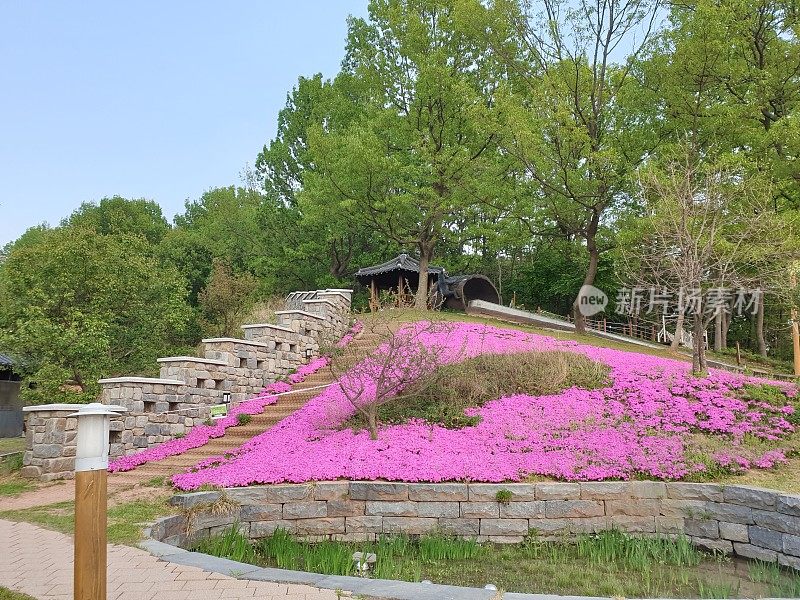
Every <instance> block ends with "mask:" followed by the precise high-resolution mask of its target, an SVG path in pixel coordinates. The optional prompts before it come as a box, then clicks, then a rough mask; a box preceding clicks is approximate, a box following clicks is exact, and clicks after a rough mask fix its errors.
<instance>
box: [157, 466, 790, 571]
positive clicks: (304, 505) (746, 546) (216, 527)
mask: <svg viewBox="0 0 800 600" xmlns="http://www.w3.org/2000/svg"><path fill="white" fill-rule="evenodd" d="M501 490H507V491H508V492H510V493H511V497H510V500H509V501H508V502H498V500H497V498H498V496H497V493H498V492H499V491H501ZM223 496H224V497H225V498H226V499H228V500H232V501H233V503H227V504H228V506H231V505H232V506H234V507H235V508H234V509H233V510H229V511H228V512H224V513H223V514H215V513H218V510H219V505H217V507H216V510H212V507H214V503H215V502H217V501H219V500H220V499H221V498H222V497H223ZM172 503H173V504H174V505H176V506H179V507H182V508H184V509H191V510H190V511H185V512H184V513H183V514H179V515H175V516H172V517H167V518H165V519H161V520H160V521H158V522H157V523H156V524H155V525H154V526H153V528H152V530H151V536H152V537H153V538H154V539H156V540H159V541H163V542H166V543H169V544H173V545H178V546H181V545H185V544H187V542H188V541H190V540H194V539H199V538H202V537H204V536H208V535H213V534H215V533H219V532H221V531H223V530H225V529H226V528H228V527H230V526H232V525H234V524H237V525H238V527H239V528H240V529H241V530H242V531H243V532H244V533H245V534H246V535H248V536H249V537H250V538H252V539H258V538H261V537H265V536H268V535H270V534H271V533H272V532H274V531H275V530H276V529H278V528H282V529H285V530H288V531H290V532H292V533H294V534H296V535H298V536H301V537H306V538H310V539H338V540H350V541H363V540H372V539H374V538H375V537H376V536H377V535H380V534H391V533H400V532H403V533H407V534H411V535H415V534H424V533H427V532H431V531H441V532H445V533H450V534H453V535H458V536H462V537H469V538H475V539H477V540H480V541H490V542H497V543H514V542H520V541H522V539H523V537H524V536H525V535H527V534H528V533H529V532H536V534H537V535H538V537H539V538H541V539H550V538H554V539H561V538H563V537H564V536H570V535H575V534H579V533H591V532H598V531H601V530H605V529H610V528H616V529H620V530H623V531H627V532H632V533H641V534H656V533H661V534H669V535H673V534H685V535H686V536H688V537H689V538H691V540H692V541H693V542H694V543H695V544H696V545H697V546H700V547H703V548H706V549H710V550H716V551H719V552H723V553H726V554H736V555H739V556H743V557H747V558H755V559H760V560H764V561H768V562H776V561H777V562H779V563H780V564H781V565H784V566H788V567H792V568H795V569H800V496H798V495H792V494H787V493H782V492H776V491H773V490H764V489H759V488H751V487H745V486H737V485H731V486H722V485H716V484H697V483H663V482H656V481H633V482H598V483H530V484H522V483H512V484H485V483H470V484H467V483H384V482H369V481H367V482H365V481H353V482H347V481H337V482H320V483H311V484H286V485H268V486H251V487H247V488H230V489H226V490H224V491H222V492H197V493H191V494H179V495H177V496H175V497H174V498H173V499H172ZM188 514H191V519H190V521H191V524H190V525H188V526H187V515H188Z"/></svg>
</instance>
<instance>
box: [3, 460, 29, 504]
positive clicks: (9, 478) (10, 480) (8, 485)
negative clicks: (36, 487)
mask: <svg viewBox="0 0 800 600" xmlns="http://www.w3.org/2000/svg"><path fill="white" fill-rule="evenodd" d="M21 468H22V454H12V455H10V456H6V457H5V458H2V459H0V496H18V495H20V494H22V493H23V492H27V491H28V490H31V489H33V484H32V483H31V482H30V481H29V480H27V479H23V478H22V477H20V476H19V470H20V469H21Z"/></svg>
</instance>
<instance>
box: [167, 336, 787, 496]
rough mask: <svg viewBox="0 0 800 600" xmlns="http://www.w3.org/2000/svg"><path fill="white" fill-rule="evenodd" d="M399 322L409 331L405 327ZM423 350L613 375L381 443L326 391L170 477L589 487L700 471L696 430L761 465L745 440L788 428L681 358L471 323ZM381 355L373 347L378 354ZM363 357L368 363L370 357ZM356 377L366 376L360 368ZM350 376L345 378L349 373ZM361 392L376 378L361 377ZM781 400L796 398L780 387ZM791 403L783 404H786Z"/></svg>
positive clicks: (773, 459)
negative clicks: (538, 359) (604, 383)
mask: <svg viewBox="0 0 800 600" xmlns="http://www.w3.org/2000/svg"><path fill="white" fill-rule="evenodd" d="M407 327H415V325H408V326H407ZM420 339H422V340H423V341H424V343H425V344H426V345H428V346H429V347H433V346H437V347H439V348H442V347H443V348H446V349H447V350H446V352H445V354H444V360H445V361H446V362H457V361H460V360H464V359H465V358H468V357H473V356H477V355H479V354H482V353H515V352H525V351H533V350H562V351H568V352H575V353H580V354H584V355H586V356H588V357H589V358H591V359H593V360H595V361H598V362H601V363H604V364H606V365H608V366H609V368H610V380H611V381H610V383H609V385H608V387H606V388H603V389H599V390H583V389H577V388H570V389H566V390H564V391H563V392H561V393H560V394H556V395H552V396H531V395H528V394H517V395H513V396H508V397H505V398H498V399H497V400H495V401H493V402H490V403H488V404H486V405H484V406H483V407H480V408H471V409H468V410H467V413H468V414H470V415H475V416H479V417H481V421H480V423H479V424H478V425H475V426H472V427H465V428H463V429H459V430H453V429H445V428H442V427H440V426H438V425H431V424H428V423H425V422H423V421H419V420H412V421H410V422H408V423H404V424H402V425H392V426H384V427H382V428H381V429H380V431H379V438H378V439H377V440H371V439H370V438H369V435H368V434H367V433H366V432H364V431H361V432H353V431H352V430H350V429H349V428H340V425H341V423H342V422H343V421H344V420H346V419H347V418H349V417H350V416H351V415H352V414H353V413H354V412H355V409H354V408H353V406H352V405H351V404H350V403H349V402H348V400H347V398H346V397H345V396H344V394H343V393H342V391H341V389H340V388H339V386H330V387H328V388H326V389H325V390H323V391H322V392H321V393H320V394H319V395H318V396H316V397H315V398H313V399H312V400H311V401H309V402H308V403H307V404H306V405H305V406H303V407H302V408H301V409H300V410H298V411H297V412H295V413H294V414H292V415H290V416H288V417H286V418H285V419H283V420H282V421H281V422H280V423H278V424H277V425H276V426H274V427H273V428H271V429H269V430H267V431H265V432H264V433H262V434H260V435H258V436H256V437H254V438H252V439H251V440H249V441H248V442H246V443H245V444H244V445H243V446H241V447H240V448H239V449H238V451H237V452H236V453H235V455H234V456H231V457H229V458H227V459H224V458H223V460H222V461H215V462H214V463H213V464H207V465H198V469H197V470H196V471H194V472H190V473H184V474H179V475H176V476H174V477H173V482H174V483H175V485H176V486H177V487H179V488H180V489H194V488H196V487H198V486H200V485H202V484H204V483H211V484H216V485H222V486H244V485H249V484H253V483H277V482H305V481H314V480H330V479H338V478H348V479H368V480H370V479H386V480H393V481H434V482H436V481H462V480H470V481H488V482H499V481H518V480H520V479H523V478H525V477H527V476H530V475H543V476H548V477H553V478H557V479H563V480H571V481H587V480H601V479H630V478H632V477H637V476H642V475H643V476H647V477H651V478H657V479H680V478H682V477H685V476H687V475H689V474H691V473H696V472H700V471H702V470H703V469H705V466H704V465H702V464H700V463H698V462H697V461H695V460H693V459H691V458H690V457H691V456H692V453H691V452H690V450H691V447H690V439H691V435H692V434H695V433H704V434H706V435H709V436H714V437H717V438H718V439H720V440H722V442H723V443H724V444H727V446H728V450H727V454H726V455H720V456H718V457H716V458H714V460H716V461H717V462H718V463H719V464H720V465H723V466H725V465H726V464H730V465H734V466H736V468H744V469H746V468H752V466H755V467H756V468H769V467H770V466H773V465H775V464H778V463H780V462H782V461H785V454H784V453H783V452H782V451H781V450H772V451H770V452H767V453H765V454H764V455H762V456H760V457H752V456H747V455H746V453H744V451H743V450H742V447H741V442H742V441H743V440H744V438H745V436H752V437H754V438H758V439H764V440H778V439H781V438H782V437H783V436H785V435H786V434H788V433H790V432H792V431H794V428H793V426H792V425H791V424H790V423H789V422H788V421H786V419H785V418H783V417H784V415H785V414H786V411H785V408H784V407H773V406H771V405H763V404H759V403H756V402H751V401H747V400H744V399H742V398H740V397H739V395H738V390H740V388H741V387H742V385H743V384H744V383H746V382H761V380H757V379H754V378H747V377H744V376H742V375H738V374H732V373H728V372H724V371H715V370H712V372H711V373H710V374H709V375H708V376H707V377H704V378H696V377H693V376H692V375H691V373H690V370H689V369H690V366H689V365H688V364H687V363H685V362H681V361H675V360H671V359H666V358H659V357H655V356H650V355H644V354H638V353H633V352H623V351H620V350H613V349H610V348H599V347H595V346H588V345H583V344H579V343H577V342H575V341H559V340H555V339H553V338H550V337H546V336H542V335H536V334H532V333H526V332H522V331H517V330H508V329H502V328H498V327H490V326H485V325H479V324H473V323H457V324H454V325H453V328H452V329H451V330H449V331H448V332H447V333H424V332H423V333H421V334H420ZM380 351H381V349H378V352H380ZM367 360H369V359H367ZM360 372H361V373H363V372H364V370H363V369H362V370H361V371H360ZM348 376H351V375H350V374H346V375H345V377H348ZM359 383H360V384H363V386H364V388H365V389H366V390H367V392H366V393H367V398H368V396H369V394H370V393H371V394H374V393H375V382H374V381H371V380H361V381H360V382H359ZM780 385H781V386H782V389H784V390H785V391H787V393H789V394H792V393H794V389H789V387H788V386H786V384H780ZM787 403H788V399H787Z"/></svg>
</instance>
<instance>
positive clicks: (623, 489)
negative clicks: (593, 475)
mask: <svg viewBox="0 0 800 600" xmlns="http://www.w3.org/2000/svg"><path fill="white" fill-rule="evenodd" d="M580 488H581V496H580V497H581V500H615V499H619V498H630V491H629V490H628V484H627V482H625V481H589V482H585V483H581V484H580Z"/></svg>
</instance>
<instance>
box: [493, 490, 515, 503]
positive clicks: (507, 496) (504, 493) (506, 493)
mask: <svg viewBox="0 0 800 600" xmlns="http://www.w3.org/2000/svg"><path fill="white" fill-rule="evenodd" d="M513 495H514V494H513V493H512V492H511V490H497V494H495V496H494V497H495V500H497V501H498V502H499V503H500V504H508V503H509V502H511V497H512V496H513Z"/></svg>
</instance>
